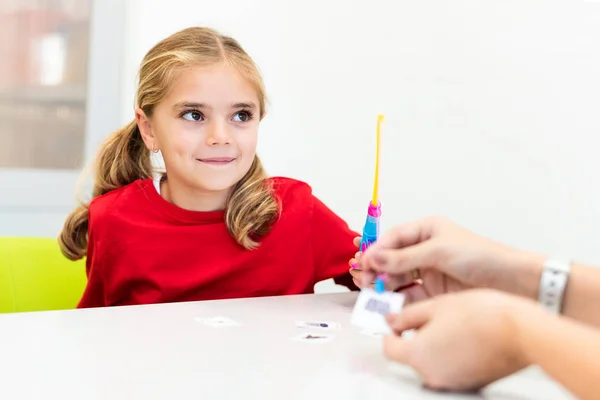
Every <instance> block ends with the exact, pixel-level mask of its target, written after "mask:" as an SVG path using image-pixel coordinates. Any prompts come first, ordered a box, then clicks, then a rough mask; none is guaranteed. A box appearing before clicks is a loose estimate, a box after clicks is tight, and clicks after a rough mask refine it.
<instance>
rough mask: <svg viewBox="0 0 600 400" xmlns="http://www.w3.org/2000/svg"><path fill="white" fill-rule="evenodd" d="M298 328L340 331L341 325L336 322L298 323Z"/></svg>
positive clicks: (314, 321)
mask: <svg viewBox="0 0 600 400" xmlns="http://www.w3.org/2000/svg"><path fill="white" fill-rule="evenodd" d="M296 326H297V327H298V328H307V329H313V328H315V329H340V328H341V325H340V324H338V323H337V322H334V321H316V320H313V321H296Z"/></svg>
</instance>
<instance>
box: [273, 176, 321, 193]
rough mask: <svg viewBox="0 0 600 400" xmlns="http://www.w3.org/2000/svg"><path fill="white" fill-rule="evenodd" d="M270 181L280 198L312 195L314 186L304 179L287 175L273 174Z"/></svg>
mask: <svg viewBox="0 0 600 400" xmlns="http://www.w3.org/2000/svg"><path fill="white" fill-rule="evenodd" d="M269 183H270V184H271V187H272V188H273V191H274V192H275V194H276V195H277V196H278V197H280V198H285V197H289V196H301V197H303V196H305V197H310V196H312V187H311V186H310V185H309V184H308V183H306V182H303V181H300V180H298V179H294V178H288V177H285V176H273V177H270V178H269Z"/></svg>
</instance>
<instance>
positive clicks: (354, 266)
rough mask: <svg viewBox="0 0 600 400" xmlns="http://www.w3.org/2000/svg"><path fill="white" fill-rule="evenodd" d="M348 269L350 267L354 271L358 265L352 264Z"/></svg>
mask: <svg viewBox="0 0 600 400" xmlns="http://www.w3.org/2000/svg"><path fill="white" fill-rule="evenodd" d="M350 267H352V269H356V268H358V263H354V264H352V265H351V266H350Z"/></svg>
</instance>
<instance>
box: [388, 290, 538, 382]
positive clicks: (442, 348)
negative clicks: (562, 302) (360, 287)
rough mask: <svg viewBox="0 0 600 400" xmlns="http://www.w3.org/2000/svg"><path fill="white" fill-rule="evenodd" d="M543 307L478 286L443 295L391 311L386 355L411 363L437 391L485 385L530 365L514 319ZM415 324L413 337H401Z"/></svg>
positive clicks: (395, 359)
mask: <svg viewBox="0 0 600 400" xmlns="http://www.w3.org/2000/svg"><path fill="white" fill-rule="evenodd" d="M532 312H533V313H541V312H544V311H543V310H542V309H541V308H540V307H537V305H536V304H535V303H533V302H531V301H529V300H525V299H523V298H521V297H517V296H513V295H508V294H505V293H502V292H498V291H494V290H489V289H477V290H469V291H466V292H462V293H455V294H449V295H443V296H439V297H437V298H435V299H430V300H426V301H423V302H420V303H416V304H412V305H409V306H407V307H405V308H404V309H403V310H402V311H401V312H400V313H399V314H390V315H388V316H387V320H388V323H389V325H390V327H391V328H392V330H393V331H394V333H395V334H392V335H388V336H386V337H385V339H384V352H385V355H386V356H387V357H388V358H390V359H391V360H394V361H398V362H401V363H404V364H407V365H409V366H411V367H412V368H414V369H415V370H416V371H417V372H418V373H419V375H420V376H421V377H422V379H423V381H424V383H425V385H426V386H428V387H430V388H432V389H436V390H452V391H465V390H476V389H480V388H482V387H484V386H486V385H487V384H489V383H491V382H494V381H496V380H498V379H501V378H503V377H505V376H508V375H510V374H512V373H514V372H517V371H519V370H521V369H522V368H524V367H526V366H528V365H529V361H528V360H527V359H526V356H525V352H524V351H523V349H522V346H521V343H520V342H519V341H518V337H519V331H518V330H519V329H518V327H519V325H518V324H517V322H516V320H515V318H519V316H518V315H521V316H525V315H527V314H528V313H532ZM409 329H416V330H417V331H416V333H415V334H414V335H412V336H410V337H409V338H403V337H401V336H400V333H402V332H403V331H405V330H409Z"/></svg>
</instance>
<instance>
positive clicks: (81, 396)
mask: <svg viewBox="0 0 600 400" xmlns="http://www.w3.org/2000/svg"><path fill="white" fill-rule="evenodd" d="M355 298H356V293H343V294H328V295H306V296H286V297H271V298H254V299H239V300H224V301H209V302H196V303H178V304H161V305H151V306H136V307H115V308H104V309H88V310H70V311H51V312H42V313H23V314H5V315H0V399H7V400H8V399H11V400H16V399H61V400H62V399H77V400H91V399H102V400H119V399H144V400H150V399H170V400H171V399H173V400H177V399H230V400H234V399H261V400H264V399H307V400H315V399H359V400H366V399H386V400H392V399H425V400H427V399H487V400H528V399H543V400H555V399H570V398H572V397H570V396H569V395H568V394H567V393H566V391H564V390H562V389H561V388H560V387H559V386H558V385H557V384H556V383H554V382H553V381H551V380H549V379H548V378H546V377H545V376H544V375H543V374H542V373H541V372H540V371H539V370H536V369H531V370H527V371H525V372H523V373H521V374H518V375H515V376H513V377H510V378H508V379H505V380H503V381H501V382H499V383H496V384H494V385H492V386H491V387H489V388H487V389H486V390H485V391H484V392H483V393H481V394H478V395H466V394H458V395H457V394H440V393H435V392H430V391H428V390H426V389H424V388H423V387H422V385H421V383H420V381H419V379H418V377H417V376H416V374H415V373H414V372H412V371H411V370H410V369H409V368H406V367H404V366H399V365H396V364H394V363H390V362H388V361H386V360H385V359H384V357H383V356H382V352H381V339H380V338H374V337H369V336H365V335H362V334H360V333H359V331H360V329H358V328H356V327H354V326H351V325H350V324H349V319H350V313H351V310H352V306H353V305H354V300H355ZM217 315H222V316H226V317H229V318H232V319H234V320H237V321H239V322H241V323H242V324H243V326H239V327H229V328H225V327H220V328H209V327H206V326H204V325H203V324H201V323H200V322H198V321H196V320H195V319H194V318H195V317H208V316H217ZM298 319H320V320H335V321H338V322H340V323H341V324H342V329H341V330H339V331H338V332H337V336H336V338H335V339H334V340H333V341H331V342H329V343H322V344H319V345H317V344H311V343H304V342H295V341H292V340H289V338H290V337H292V336H294V335H298V334H300V333H302V332H303V330H302V329H301V328H297V327H296V326H295V321H296V320H298Z"/></svg>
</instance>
